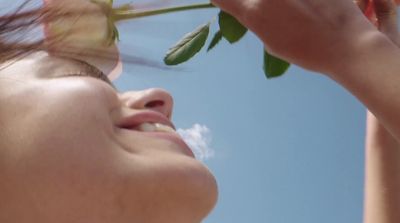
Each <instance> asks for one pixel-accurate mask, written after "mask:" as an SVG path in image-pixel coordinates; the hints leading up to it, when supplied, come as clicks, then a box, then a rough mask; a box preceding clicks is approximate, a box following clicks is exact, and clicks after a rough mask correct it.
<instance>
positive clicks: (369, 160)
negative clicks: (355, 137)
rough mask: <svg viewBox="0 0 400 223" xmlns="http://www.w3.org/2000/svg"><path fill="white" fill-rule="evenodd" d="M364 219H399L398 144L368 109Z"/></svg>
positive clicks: (380, 222)
mask: <svg viewBox="0 0 400 223" xmlns="http://www.w3.org/2000/svg"><path fill="white" fill-rule="evenodd" d="M365 153H366V164H365V169H366V173H365V177H366V179H365V202H364V223H398V222H400V212H399V210H400V193H399V190H400V146H399V144H398V142H397V141H396V140H395V139H394V138H393V137H392V136H391V134H390V133H389V132H388V131H386V129H385V128H384V127H383V126H382V125H381V124H380V123H379V122H378V120H377V119H376V118H375V117H374V116H373V115H372V114H371V113H369V112H368V115H367V140H366V151H365Z"/></svg>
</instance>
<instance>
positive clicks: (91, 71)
mask: <svg viewBox="0 0 400 223" xmlns="http://www.w3.org/2000/svg"><path fill="white" fill-rule="evenodd" d="M76 61H77V62H79V63H80V64H81V65H82V66H83V67H82V69H79V71H77V72H71V73H67V74H64V75H62V76H64V77H67V76H74V77H79V76H84V77H93V78H97V79H99V80H102V81H104V82H106V83H107V84H109V85H110V86H111V87H112V88H114V89H116V87H115V86H114V85H113V84H112V83H111V81H110V79H109V78H108V77H107V75H105V74H104V73H103V72H102V71H101V70H99V69H98V68H97V67H95V66H92V65H90V64H88V63H86V62H85V61H81V60H76Z"/></svg>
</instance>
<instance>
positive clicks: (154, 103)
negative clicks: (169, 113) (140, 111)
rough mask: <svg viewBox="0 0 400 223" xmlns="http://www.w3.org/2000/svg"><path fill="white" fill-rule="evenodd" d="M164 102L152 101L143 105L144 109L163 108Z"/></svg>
mask: <svg viewBox="0 0 400 223" xmlns="http://www.w3.org/2000/svg"><path fill="white" fill-rule="evenodd" d="M164 104H165V102H164V101H162V100H154V101H150V102H148V103H146V104H145V107H146V108H155V107H161V106H164Z"/></svg>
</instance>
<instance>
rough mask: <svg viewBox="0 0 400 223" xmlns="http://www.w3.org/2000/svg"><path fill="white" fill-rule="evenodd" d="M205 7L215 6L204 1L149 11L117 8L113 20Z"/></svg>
mask: <svg viewBox="0 0 400 223" xmlns="http://www.w3.org/2000/svg"><path fill="white" fill-rule="evenodd" d="M205 8H215V6H214V5H213V4H211V3H202V4H193V5H184V6H175V7H169V8H161V9H154V10H148V11H141V10H127V11H119V10H115V11H114V14H113V20H114V21H115V22H118V21H122V20H128V19H134V18H140V17H146V16H153V15H161V14H166V13H170V12H179V11H187V10H193V9H205Z"/></svg>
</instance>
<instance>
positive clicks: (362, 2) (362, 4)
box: [354, 0, 369, 12]
mask: <svg viewBox="0 0 400 223" xmlns="http://www.w3.org/2000/svg"><path fill="white" fill-rule="evenodd" d="M368 2H369V0H354V3H356V4H357V5H358V7H359V8H360V9H361V11H362V12H365V9H366V8H367V5H368Z"/></svg>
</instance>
